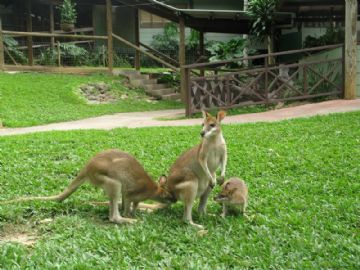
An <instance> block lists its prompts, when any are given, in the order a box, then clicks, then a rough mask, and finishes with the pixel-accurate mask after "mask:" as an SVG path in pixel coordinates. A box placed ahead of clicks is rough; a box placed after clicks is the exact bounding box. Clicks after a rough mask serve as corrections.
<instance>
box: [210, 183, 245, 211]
mask: <svg viewBox="0 0 360 270" xmlns="http://www.w3.org/2000/svg"><path fill="white" fill-rule="evenodd" d="M215 200H216V201H217V202H219V203H221V204H222V206H223V212H222V214H221V216H222V217H225V216H226V214H227V213H228V210H229V209H240V211H241V212H242V213H243V214H244V213H245V210H246V207H247V201H248V188H247V186H246V184H245V182H244V181H243V180H241V179H239V178H236V177H232V178H230V179H229V180H228V181H226V182H225V183H224V184H223V185H222V187H221V191H220V193H219V194H218V195H217V196H216V198H215Z"/></svg>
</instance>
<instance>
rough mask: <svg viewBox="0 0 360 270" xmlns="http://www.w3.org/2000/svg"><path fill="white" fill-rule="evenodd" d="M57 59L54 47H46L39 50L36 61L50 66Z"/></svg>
mask: <svg viewBox="0 0 360 270" xmlns="http://www.w3.org/2000/svg"><path fill="white" fill-rule="evenodd" d="M56 60H57V52H56V50H54V49H51V48H47V49H45V50H42V51H40V56H39V59H38V60H37V63H38V64H39V65H47V66H52V65H55V64H56Z"/></svg>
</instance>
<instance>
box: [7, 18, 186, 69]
mask: <svg viewBox="0 0 360 270" xmlns="http://www.w3.org/2000/svg"><path fill="white" fill-rule="evenodd" d="M3 35H9V36H14V37H30V38H33V37H40V38H57V39H67V40H70V42H72V43H77V44H79V43H89V42H93V41H95V40H109V37H108V36H99V35H80V34H76V35H75V34H64V33H46V32H20V31H6V30H1V21H0V70H2V69H4V65H5V62H4V54H5V53H6V54H7V55H8V56H9V58H10V59H11V60H12V62H13V63H14V64H15V65H17V63H16V61H15V59H14V58H13V57H12V56H11V54H10V53H9V51H8V50H7V48H6V47H5V46H4V42H3ZM111 36H112V38H113V39H116V40H118V41H120V42H122V43H124V44H125V45H127V46H129V47H131V48H133V49H135V50H136V51H138V52H140V53H142V54H145V55H147V56H148V57H150V58H151V59H153V60H155V61H157V62H159V63H160V64H161V65H163V66H165V67H167V68H170V69H172V70H174V71H179V64H178V62H177V61H176V60H173V59H171V58H170V57H167V56H166V55H162V57H163V58H164V59H165V60H164V59H162V58H160V57H158V56H156V55H154V54H152V53H151V52H149V51H150V49H149V48H150V47H148V46H147V47H146V48H147V49H148V50H145V49H142V48H141V47H140V46H137V45H135V44H133V43H131V42H129V41H128V40H126V39H124V38H122V37H120V36H119V35H116V34H114V33H112V35H111ZM74 40H77V41H74ZM49 46H50V42H49V43H48V44H40V45H33V44H32V43H31V46H29V45H28V46H19V47H18V49H22V50H26V49H27V50H28V51H29V55H30V54H31V55H32V54H33V52H32V51H33V49H36V48H44V47H49ZM143 46H144V45H143ZM54 47H58V44H57V43H55V44H54ZM31 59H32V57H31ZM58 62H60V61H58ZM112 62H113V50H108V63H111V66H110V64H109V70H110V71H112ZM169 62H171V63H172V64H170V63H169ZM32 64H33V63H32V62H31V63H29V65H32ZM27 68H28V67H27ZM51 70H53V67H52V68H51Z"/></svg>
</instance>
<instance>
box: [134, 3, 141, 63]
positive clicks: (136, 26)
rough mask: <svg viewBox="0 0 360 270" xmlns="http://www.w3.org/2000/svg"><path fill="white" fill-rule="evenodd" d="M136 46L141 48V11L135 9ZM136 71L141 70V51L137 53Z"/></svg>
mask: <svg viewBox="0 0 360 270" xmlns="http://www.w3.org/2000/svg"><path fill="white" fill-rule="evenodd" d="M134 20H135V45H136V46H138V47H140V29H139V9H137V8H135V9H134ZM135 69H136V70H140V51H138V50H136V51H135Z"/></svg>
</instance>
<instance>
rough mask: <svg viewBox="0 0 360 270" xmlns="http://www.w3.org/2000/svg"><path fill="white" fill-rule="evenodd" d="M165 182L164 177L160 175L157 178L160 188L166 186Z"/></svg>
mask: <svg viewBox="0 0 360 270" xmlns="http://www.w3.org/2000/svg"><path fill="white" fill-rule="evenodd" d="M166 182H167V177H166V175H162V176H160V177H159V185H160V186H164V185H165V184H166Z"/></svg>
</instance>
